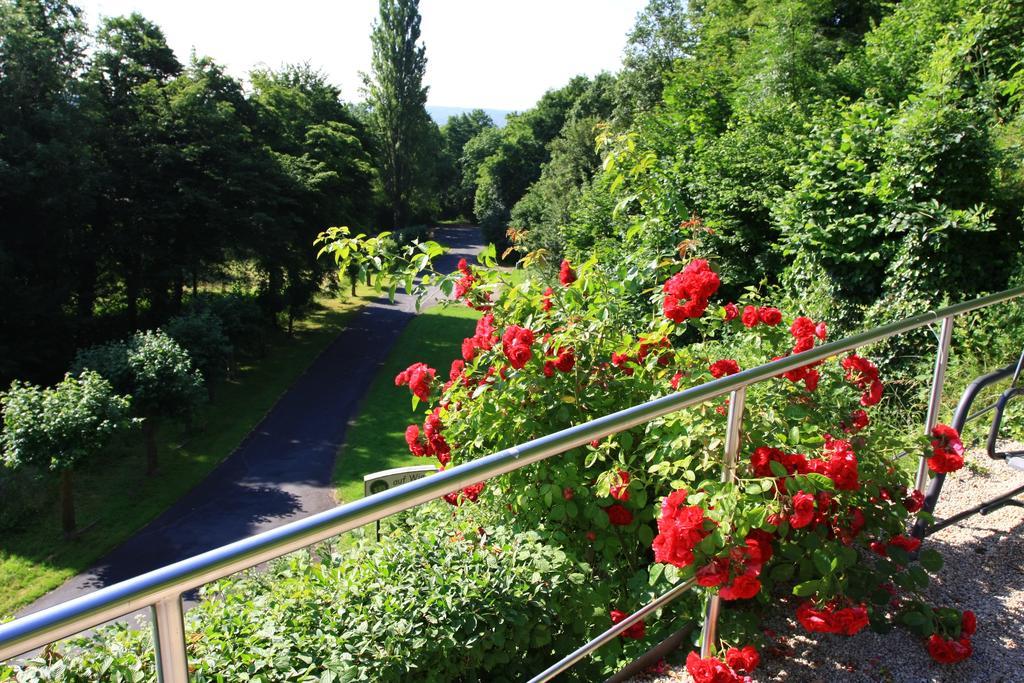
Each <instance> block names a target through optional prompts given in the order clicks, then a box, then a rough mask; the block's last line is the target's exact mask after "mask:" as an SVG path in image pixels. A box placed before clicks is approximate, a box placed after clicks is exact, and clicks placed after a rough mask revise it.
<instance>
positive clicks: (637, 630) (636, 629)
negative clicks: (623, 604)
mask: <svg viewBox="0 0 1024 683" xmlns="http://www.w3.org/2000/svg"><path fill="white" fill-rule="evenodd" d="M609 616H610V617H611V620H612V623H613V624H617V623H619V622H620V621H622V620H623V619H625V618H626V617H628V616H629V615H628V614H626V613H625V612H622V611H619V610H617V609H613V610H612V611H611V612H610V613H609ZM646 630H647V629H646V626H645V625H644V620H643V619H641V620H640V621H638V622H636V623H635V624H633V625H631V626H630V627H629V628H627V629H626V630H625V631H623V632H622V633H620V634H619V637H620V638H633V639H640V638H643V637H644V635H645V632H646Z"/></svg>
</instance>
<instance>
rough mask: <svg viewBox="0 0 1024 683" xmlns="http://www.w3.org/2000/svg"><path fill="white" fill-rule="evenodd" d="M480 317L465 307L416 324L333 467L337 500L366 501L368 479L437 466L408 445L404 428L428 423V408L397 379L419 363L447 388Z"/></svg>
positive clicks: (431, 313) (431, 314)
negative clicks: (398, 384)
mask: <svg viewBox="0 0 1024 683" xmlns="http://www.w3.org/2000/svg"><path fill="white" fill-rule="evenodd" d="M479 315H480V314H479V313H477V312H476V311H474V310H472V309H470V308H467V307H465V306H454V307H451V308H444V309H442V308H435V309H430V310H428V311H426V312H424V313H423V314H422V315H418V316H416V317H415V318H413V320H412V322H410V323H409V326H408V327H406V328H405V331H404V332H403V333H402V336H401V337H399V338H398V341H397V342H396V343H395V346H394V348H393V349H392V351H391V355H390V356H388V360H387V362H386V363H385V365H384V367H383V368H381V371H380V372H379V373H378V374H377V377H376V378H375V379H374V380H373V384H372V385H370V390H369V392H367V394H366V396H365V397H364V398H363V402H362V405H361V406H360V408H359V416H358V417H357V418H356V420H355V421H354V422H353V424H352V425H351V426H349V429H348V437H347V438H346V440H345V445H343V446H342V447H341V450H340V452H339V456H338V459H337V461H336V462H335V465H334V484H335V489H336V493H337V497H338V500H339V501H340V502H351V501H353V500H357V499H359V498H362V497H363V475H364V474H367V473H369V472H376V471H378V470H386V469H389V468H392V467H402V466H405V465H423V464H437V463H436V461H434V460H432V459H431V460H429V461H428V460H427V459H425V458H416V457H414V456H413V455H412V454H411V453H409V449H408V447H407V446H406V444H405V428H406V427H407V426H408V425H410V424H412V423H413V422H416V423H422V422H423V410H424V407H423V405H422V404H421V405H420V407H419V411H418V412H416V413H414V412H413V410H412V399H411V394H410V393H409V389H408V388H407V387H396V386H395V381H394V380H395V375H397V374H398V373H399V372H401V371H402V370H404V369H405V368H407V367H409V366H410V365H412V364H413V363H415V362H417V361H420V362H423V363H426V364H427V365H429V366H430V367H432V368H436V369H437V377H438V379H439V380H440V381H441V382H442V383H443V382H445V381H447V379H448V371H449V369H450V368H451V364H452V361H453V360H454V359H456V358H461V357H462V352H461V345H462V340H463V339H464V338H465V337H468V336H472V334H473V329H474V328H475V326H476V319H477V318H478V317H479Z"/></svg>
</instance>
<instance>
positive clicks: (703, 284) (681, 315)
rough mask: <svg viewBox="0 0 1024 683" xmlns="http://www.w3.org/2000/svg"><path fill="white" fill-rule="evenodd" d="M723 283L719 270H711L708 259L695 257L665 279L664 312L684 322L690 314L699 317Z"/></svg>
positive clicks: (676, 320)
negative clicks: (717, 271)
mask: <svg viewBox="0 0 1024 683" xmlns="http://www.w3.org/2000/svg"><path fill="white" fill-rule="evenodd" d="M720 284H721V281H720V280H719V278H718V274H717V273H715V272H714V271H713V270H711V267H710V266H709V265H708V262H707V261H705V260H703V259H694V260H692V261H690V262H689V263H688V264H686V267H685V268H683V270H682V271H680V272H678V273H676V274H675V275H673V276H672V277H670V278H669V279H668V280H667V281H666V282H665V284H664V286H663V287H662V290H663V291H664V292H665V300H664V302H663V303H662V312H663V313H664V314H665V317H666V318H668V319H669V320H672V321H673V322H675V323H681V322H683V321H684V320H686V319H687V318H699V317H700V316H702V315H703V314H704V311H705V309H707V307H708V300H709V299H710V298H711V296H712V295H713V294H714V293H715V292H716V291H718V286H719V285H720Z"/></svg>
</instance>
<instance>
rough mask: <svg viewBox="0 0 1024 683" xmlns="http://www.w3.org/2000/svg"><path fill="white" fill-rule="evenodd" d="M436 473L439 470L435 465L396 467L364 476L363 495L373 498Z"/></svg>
mask: <svg viewBox="0 0 1024 683" xmlns="http://www.w3.org/2000/svg"><path fill="white" fill-rule="evenodd" d="M435 472H437V468H436V467H434V466H433V465H413V466H412V467H396V468H394V469H392V470H381V471H380V472H371V473H370V474H367V475H364V476H363V495H364V496H372V495H373V494H375V493H381V492H382V491H387V490H388V489H392V488H394V487H396V486H401V485H402V484H405V483H408V482H410V481H415V480H417V479H422V478H423V477H425V476H427V475H428V474H434V473H435Z"/></svg>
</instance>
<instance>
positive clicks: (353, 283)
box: [349, 277, 356, 296]
mask: <svg viewBox="0 0 1024 683" xmlns="http://www.w3.org/2000/svg"><path fill="white" fill-rule="evenodd" d="M349 279H350V280H351V282H352V296H355V295H356V279H355V278H354V277H353V278H349Z"/></svg>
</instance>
